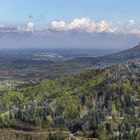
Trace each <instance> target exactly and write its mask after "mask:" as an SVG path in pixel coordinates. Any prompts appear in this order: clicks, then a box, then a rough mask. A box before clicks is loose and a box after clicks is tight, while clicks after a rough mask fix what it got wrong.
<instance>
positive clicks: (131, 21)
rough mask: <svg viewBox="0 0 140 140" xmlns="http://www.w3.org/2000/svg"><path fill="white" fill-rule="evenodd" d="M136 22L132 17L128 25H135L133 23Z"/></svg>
mask: <svg viewBox="0 0 140 140" xmlns="http://www.w3.org/2000/svg"><path fill="white" fill-rule="evenodd" d="M135 24H136V22H135V21H134V20H133V19H130V20H129V21H128V26H133V25H135Z"/></svg>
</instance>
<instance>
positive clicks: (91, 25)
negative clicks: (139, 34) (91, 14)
mask: <svg viewBox="0 0 140 140" xmlns="http://www.w3.org/2000/svg"><path fill="white" fill-rule="evenodd" d="M50 28H51V29H53V30H57V31H69V30H73V29H81V30H85V31H87V32H116V28H115V27H112V25H111V24H110V23H109V22H107V21H105V20H102V21H100V22H99V23H95V22H94V21H92V20H91V19H90V18H81V19H74V20H73V21H71V22H69V23H66V22H64V21H53V22H52V23H51V25H50Z"/></svg>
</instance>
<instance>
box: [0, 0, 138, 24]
mask: <svg viewBox="0 0 140 140" xmlns="http://www.w3.org/2000/svg"><path fill="white" fill-rule="evenodd" d="M139 6H140V1H139V0H134V1H133V0H1V1H0V21H1V22H3V23H6V24H14V23H25V22H26V21H28V20H29V18H28V16H29V15H32V16H33V19H32V20H34V21H35V22H36V24H40V23H41V22H44V20H45V22H50V21H51V20H65V21H69V20H72V19H74V18H80V17H87V16H88V17H91V18H93V19H95V20H101V19H106V20H109V21H112V22H118V21H122V22H125V21H127V20H129V19H134V20H137V21H138V22H139V21H140V19H139V13H140V8H139Z"/></svg>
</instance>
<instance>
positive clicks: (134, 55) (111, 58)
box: [71, 43, 140, 66]
mask: <svg viewBox="0 0 140 140" xmlns="http://www.w3.org/2000/svg"><path fill="white" fill-rule="evenodd" d="M138 59H140V43H139V44H138V45H136V46H135V47H133V48H130V49H127V50H123V51H121V52H117V53H113V54H109V55H104V56H99V57H79V58H76V59H73V60H71V61H80V62H84V63H89V64H91V65H100V66H104V65H110V64H118V63H124V62H127V61H131V60H138Z"/></svg>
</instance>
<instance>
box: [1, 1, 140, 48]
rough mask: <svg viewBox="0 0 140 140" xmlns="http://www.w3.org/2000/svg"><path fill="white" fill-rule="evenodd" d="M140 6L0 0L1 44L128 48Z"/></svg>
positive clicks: (139, 21) (135, 35)
mask: <svg viewBox="0 0 140 140" xmlns="http://www.w3.org/2000/svg"><path fill="white" fill-rule="evenodd" d="M139 6H140V0H0V47H1V46H2V47H9V46H10V47H11V46H12V47H19V46H24V47H28V46H29V47H34V46H36V47H40V46H43V47H66V46H67V47H94V48H99V47H100V48H104V47H108V48H110V47H111V48H113V47H114V48H117V47H118V48H128V47H131V46H133V45H135V44H137V42H139V40H140V18H139V13H140V8H139ZM7 40H8V41H7Z"/></svg>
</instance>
